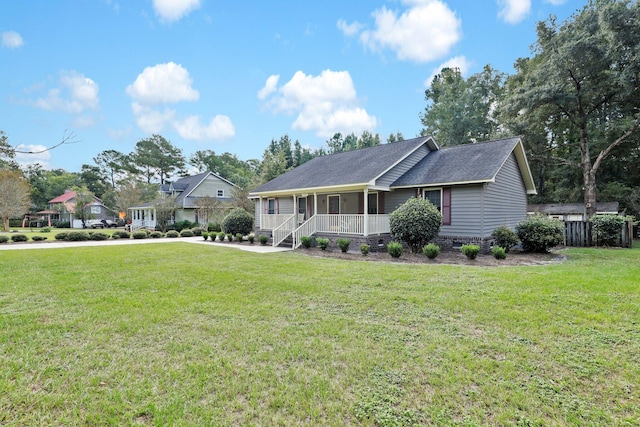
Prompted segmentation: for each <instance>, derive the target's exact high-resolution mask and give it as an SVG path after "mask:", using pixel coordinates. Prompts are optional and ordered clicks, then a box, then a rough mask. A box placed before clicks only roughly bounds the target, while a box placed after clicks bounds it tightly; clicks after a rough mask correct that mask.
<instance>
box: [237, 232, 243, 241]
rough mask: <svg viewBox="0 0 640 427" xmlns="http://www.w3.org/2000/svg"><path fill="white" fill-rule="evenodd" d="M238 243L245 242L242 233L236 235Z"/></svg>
mask: <svg viewBox="0 0 640 427" xmlns="http://www.w3.org/2000/svg"><path fill="white" fill-rule="evenodd" d="M236 241H238V242H243V241H244V236H243V235H242V233H237V234H236Z"/></svg>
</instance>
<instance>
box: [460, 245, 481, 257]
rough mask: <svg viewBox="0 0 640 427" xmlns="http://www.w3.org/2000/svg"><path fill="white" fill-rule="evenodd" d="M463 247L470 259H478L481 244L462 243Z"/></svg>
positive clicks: (465, 254) (464, 252) (463, 251)
mask: <svg viewBox="0 0 640 427" xmlns="http://www.w3.org/2000/svg"><path fill="white" fill-rule="evenodd" d="M461 249H462V253H463V254H464V256H466V257H467V258H468V259H476V258H477V257H478V254H479V253H480V246H478V245H462V248H461Z"/></svg>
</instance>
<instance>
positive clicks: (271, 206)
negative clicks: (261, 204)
mask: <svg viewBox="0 0 640 427" xmlns="http://www.w3.org/2000/svg"><path fill="white" fill-rule="evenodd" d="M267 213H268V214H269V215H273V214H275V213H276V199H268V200H267Z"/></svg>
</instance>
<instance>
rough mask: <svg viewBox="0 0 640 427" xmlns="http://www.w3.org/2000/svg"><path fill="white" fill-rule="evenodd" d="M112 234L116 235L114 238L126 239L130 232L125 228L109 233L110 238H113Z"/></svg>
mask: <svg viewBox="0 0 640 427" xmlns="http://www.w3.org/2000/svg"><path fill="white" fill-rule="evenodd" d="M114 236H118V237H116V239H128V238H130V237H131V234H130V233H129V232H128V231H125V230H117V231H114V233H113V234H112V235H111V238H113V237H114Z"/></svg>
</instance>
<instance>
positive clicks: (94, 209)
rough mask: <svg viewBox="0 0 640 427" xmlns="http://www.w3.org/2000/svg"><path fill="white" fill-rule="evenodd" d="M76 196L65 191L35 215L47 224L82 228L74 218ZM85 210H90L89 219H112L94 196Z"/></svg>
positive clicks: (74, 193)
mask: <svg viewBox="0 0 640 427" xmlns="http://www.w3.org/2000/svg"><path fill="white" fill-rule="evenodd" d="M76 195H77V193H76V192H75V191H71V190H67V191H65V192H64V194H61V195H59V196H58V197H55V198H53V199H51V200H49V202H48V203H49V209H46V210H43V211H40V212H36V213H37V214H38V215H41V216H42V217H43V218H44V219H46V222H47V223H48V224H54V223H56V222H68V223H69V224H70V226H71V228H83V227H82V221H81V220H79V219H77V218H76V217H75V216H74V215H75V213H76ZM87 208H88V209H90V212H89V214H90V217H91V219H98V220H101V219H113V215H111V212H110V211H109V209H108V208H107V207H106V206H105V205H104V204H103V203H102V200H100V199H99V198H98V197H95V196H94V200H93V202H91V203H89V204H88V206H87Z"/></svg>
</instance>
